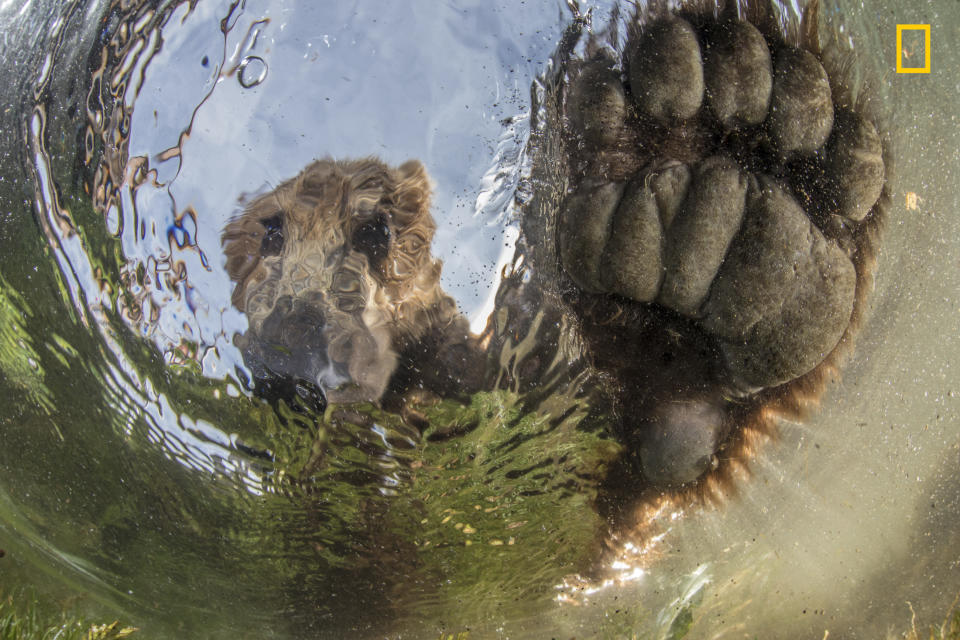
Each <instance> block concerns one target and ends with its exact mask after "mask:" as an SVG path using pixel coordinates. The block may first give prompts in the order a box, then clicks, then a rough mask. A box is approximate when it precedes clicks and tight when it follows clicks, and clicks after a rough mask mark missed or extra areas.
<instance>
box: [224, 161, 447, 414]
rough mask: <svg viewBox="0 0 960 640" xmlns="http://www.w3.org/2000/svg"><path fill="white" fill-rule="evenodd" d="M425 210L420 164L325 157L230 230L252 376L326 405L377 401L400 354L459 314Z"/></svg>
mask: <svg viewBox="0 0 960 640" xmlns="http://www.w3.org/2000/svg"><path fill="white" fill-rule="evenodd" d="M429 208H430V183H429V179H428V177H427V173H426V171H425V170H424V168H423V165H421V164H420V163H419V162H416V161H410V162H407V163H405V164H403V165H401V166H399V167H396V168H391V167H388V166H387V165H385V164H384V163H382V162H380V161H379V160H376V159H373V158H366V159H362V160H354V161H334V160H330V159H326V160H319V161H316V162H314V163H312V164H311V165H309V166H308V167H306V168H305V169H304V170H303V171H302V172H301V173H300V175H298V176H297V177H295V178H293V179H291V180H288V181H287V182H284V183H283V184H281V185H280V186H279V187H277V188H276V189H274V190H273V191H271V192H270V193H267V194H265V195H262V196H260V197H258V198H256V199H255V200H253V201H252V202H251V203H250V204H249V205H248V206H247V207H246V209H245V210H244V211H243V213H242V214H241V215H240V216H239V217H237V218H236V219H235V220H233V221H231V222H230V223H229V224H228V225H227V226H226V228H225V229H224V232H223V236H222V241H223V246H224V252H225V254H226V258H227V260H226V268H227V271H228V273H229V275H230V278H231V279H232V280H233V281H234V282H235V287H234V291H233V304H234V305H235V306H236V307H237V308H238V309H239V310H241V311H243V312H244V313H245V314H246V316H247V319H248V321H249V330H248V331H247V332H246V333H245V334H244V335H243V336H241V337H240V338H238V344H239V346H240V347H241V349H242V350H243V352H244V359H245V361H246V362H247V364H248V365H249V366H250V368H251V370H252V371H253V373H254V376H255V378H258V379H261V380H268V379H271V378H286V379H296V380H302V381H305V382H307V383H314V384H317V385H318V386H319V388H320V389H321V391H322V392H323V394H324V395H325V396H326V399H327V400H329V401H335V402H348V401H376V400H378V399H380V398H381V397H382V396H383V394H384V393H385V391H386V390H387V386H388V383H389V381H390V378H391V376H392V375H393V374H394V372H395V370H396V369H397V363H398V353H400V352H403V351H404V350H406V349H409V348H411V347H412V345H415V344H417V343H418V342H419V341H421V340H422V339H423V337H424V336H425V335H426V334H428V333H429V332H431V331H434V330H435V329H436V328H437V327H445V326H447V325H449V324H450V323H451V322H452V320H453V318H454V317H455V316H456V313H457V311H456V304H455V303H454V301H453V300H452V298H450V297H449V296H448V295H446V294H445V293H444V292H443V291H442V289H441V288H440V279H439V278H440V263H439V262H438V261H437V260H435V259H434V258H433V256H432V254H431V252H430V243H431V241H432V239H433V234H434V230H435V224H434V221H433V218H432V217H431V216H430V211H429Z"/></svg>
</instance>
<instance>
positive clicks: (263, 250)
mask: <svg viewBox="0 0 960 640" xmlns="http://www.w3.org/2000/svg"><path fill="white" fill-rule="evenodd" d="M260 224H262V225H263V240H262V241H261V242H260V255H261V256H263V257H264V258H268V257H270V256H278V255H280V252H281V251H283V216H282V215H281V214H279V213H278V214H277V215H275V216H273V217H271V218H264V219H263V220H261V221H260Z"/></svg>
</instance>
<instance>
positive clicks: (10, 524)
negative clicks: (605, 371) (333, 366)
mask: <svg viewBox="0 0 960 640" xmlns="http://www.w3.org/2000/svg"><path fill="white" fill-rule="evenodd" d="M141 4H142V3H136V2H113V3H106V2H103V3H98V2H93V1H91V2H64V3H44V2H40V1H39V0H34V1H33V2H26V3H14V2H9V1H8V2H2V1H0V31H2V34H3V35H2V45H0V47H2V49H0V50H2V60H3V63H2V65H3V70H4V75H5V77H6V80H7V84H6V87H7V90H6V91H5V93H4V95H3V98H2V100H0V124H2V127H0V136H2V137H0V148H2V151H3V154H2V156H0V204H2V209H0V213H2V215H3V218H2V221H0V248H2V258H0V421H2V423H0V424H2V426H0V433H2V447H0V547H2V548H3V549H4V550H5V554H4V557H3V558H0V586H2V587H3V588H10V587H12V586H15V585H19V584H24V583H27V584H35V585H37V586H38V587H39V588H40V589H42V590H43V591H44V592H46V593H50V594H51V595H52V596H53V597H54V598H60V599H66V598H67V597H68V596H67V594H70V593H84V594H85V595H84V596H83V597H82V599H81V602H80V606H81V607H83V608H84V609H86V610H90V611H92V612H95V613H97V614H98V615H104V616H111V615H119V616H122V617H123V618H124V619H125V620H126V621H127V622H131V623H134V624H137V625H138V626H140V627H141V628H142V629H143V631H142V633H143V634H144V635H145V637H205V638H207V637H209V638H216V637H223V638H234V637H250V638H261V637H279V638H301V637H302V638H308V637H310V638H312V637H330V638H341V637H359V638H368V637H384V636H386V637H411V638H419V637H437V636H439V635H440V634H441V633H454V634H455V633H460V632H465V631H469V632H470V637H478V638H486V637H511V638H524V637H530V638H539V637H564V638H566V637H578V638H579V637H610V638H621V637H641V638H646V637H674V638H676V637H684V636H683V634H684V633H686V634H687V635H686V636H685V637H691V638H693V637H698V638H699V637H704V638H705V637H787V638H789V637H816V638H820V637H825V632H829V634H830V636H831V637H851V638H876V637H883V635H884V634H885V633H886V632H887V631H888V630H889V629H891V628H894V629H904V628H906V626H907V624H908V623H909V618H910V610H909V608H908V606H907V604H906V603H907V601H909V602H911V603H912V604H913V607H914V609H915V610H916V612H917V614H918V616H919V619H920V620H923V621H930V622H933V621H934V620H938V619H939V618H940V617H941V616H942V614H943V612H945V610H946V609H947V607H948V606H949V605H950V603H951V602H952V601H953V599H954V596H955V595H956V594H957V592H958V591H960V564H958V563H960V533H958V532H960V516H958V514H960V415H958V414H960V411H958V408H960V375H958V373H957V371H956V366H957V365H956V362H957V356H960V333H958V331H957V329H958V327H960V296H958V291H960V244H958V241H957V238H958V237H960V218H958V214H957V211H960V189H958V188H957V186H956V185H957V183H958V180H960V175H958V173H957V171H958V167H960V152H958V149H960V129H958V119H960V109H958V107H957V106H956V105H957V99H958V98H960V54H958V53H957V50H956V46H955V45H956V43H957V42H960V5H958V4H957V3H956V2H954V1H953V0H938V1H935V2H929V3H916V4H914V5H910V6H907V5H905V4H904V3H898V2H874V1H870V0H867V1H864V2H862V3H860V2H858V3H854V2H850V1H848V0H836V1H833V2H824V3H823V8H822V14H823V20H824V22H825V24H824V29H825V31H824V32H825V33H827V32H828V31H827V30H832V31H833V32H835V33H838V34H839V35H838V38H840V39H841V40H847V38H851V39H852V40H851V41H852V44H853V49H854V51H855V52H856V53H857V55H858V56H859V58H860V60H859V64H860V65H861V68H862V69H864V70H865V72H866V74H867V75H868V76H871V77H874V92H875V95H876V96H878V99H881V100H883V101H884V102H885V104H886V105H887V110H888V112H889V120H890V131H891V134H892V138H893V141H894V145H895V146H894V148H895V150H896V158H897V163H896V175H895V177H894V180H893V182H892V183H891V189H892V194H893V205H894V206H893V208H892V211H891V215H890V218H889V220H888V224H887V229H886V232H885V242H884V245H883V249H882V252H881V255H880V257H879V267H878V272H877V273H878V275H877V281H876V292H875V295H874V297H873V299H872V303H871V307H870V311H869V319H868V321H867V323H866V326H865V327H864V329H863V330H862V332H861V334H860V337H859V340H858V344H857V348H856V351H855V353H854V355H853V357H852V358H851V361H850V363H849V364H848V366H847V367H846V369H845V370H844V373H843V378H842V381H840V382H838V383H836V384H834V385H833V386H831V387H830V389H829V390H828V392H827V394H826V395H825V397H824V398H823V400H822V406H821V407H820V410H819V412H818V413H816V414H815V416H814V417H813V418H812V419H811V420H809V421H807V422H805V423H803V424H793V423H785V424H783V425H782V428H781V433H780V436H781V437H780V439H779V441H777V442H774V443H770V444H769V445H768V446H766V447H765V448H764V449H763V451H762V452H760V454H759V456H758V458H757V459H756V460H755V461H754V462H753V464H752V471H753V474H752V477H751V478H750V479H749V480H744V481H743V482H742V483H740V484H739V485H738V486H739V495H738V496H737V497H735V498H732V499H730V500H729V501H727V502H725V503H724V504H721V505H719V506H718V507H717V508H714V509H708V510H700V509H696V510H691V511H689V512H685V513H682V514H678V516H677V517H676V518H675V519H674V520H669V521H667V524H665V525H664V526H663V527H662V533H663V537H662V538H657V539H656V540H655V544H651V546H650V547H649V548H647V549H644V550H643V552H642V553H633V552H632V551H631V553H633V556H634V557H636V562H634V563H632V564H631V563H623V564H622V565H621V564H617V563H614V564H615V566H612V567H611V566H608V567H599V568H598V567H597V566H595V562H596V560H597V558H601V557H605V558H608V557H610V556H603V555H602V553H601V551H602V549H603V548H604V546H610V547H615V548H616V547H620V548H619V549H617V550H616V551H617V553H614V554H613V555H614V556H616V557H625V556H629V555H630V553H627V552H626V551H624V549H626V546H625V545H627V544H629V543H628V542H624V541H623V540H612V541H611V540H609V539H607V538H606V537H605V536H606V528H605V526H604V520H603V517H602V516H601V515H600V513H599V512H598V511H597V509H596V508H595V505H594V499H595V498H596V496H597V495H598V493H599V492H602V489H603V482H604V477H605V474H606V472H607V471H608V467H609V465H610V464H612V462H613V461H614V460H615V459H616V456H617V455H618V453H619V451H620V445H619V444H618V442H617V440H616V439H615V438H614V437H613V436H612V435H611V433H612V426H611V420H612V419H611V418H610V417H609V404H607V403H605V399H604V397H603V395H602V394H600V393H598V392H596V389H595V388H594V387H595V385H594V384H593V381H591V380H590V379H589V378H586V377H583V376H579V375H578V373H579V369H578V366H579V365H578V364H577V359H576V355H575V354H574V356H571V358H570V361H571V364H570V367H569V371H566V372H565V373H564V374H563V375H560V376H559V377H558V379H556V380H550V381H549V382H550V384H551V386H550V387H549V389H550V393H548V394H543V393H539V392H538V391H537V390H536V388H534V389H533V390H532V391H531V390H530V389H529V387H528V386H524V385H522V384H519V383H518V384H516V385H514V386H512V388H511V385H509V384H505V385H501V387H500V388H499V389H498V390H496V391H491V392H486V393H479V394H475V395H474V396H473V397H471V398H459V399H447V400H444V401H443V402H440V403H439V404H429V403H428V404H427V405H425V407H423V411H424V412H425V413H426V415H427V416H428V417H429V418H430V421H431V425H433V426H431V429H430V430H428V431H426V432H424V433H423V434H420V433H419V432H418V431H417V430H416V429H412V428H411V427H410V426H409V424H408V423H407V422H405V421H404V420H402V419H400V416H398V415H395V414H394V413H391V412H389V411H385V410H379V409H376V408H374V407H371V406H369V405H353V406H341V407H336V408H334V409H331V410H330V411H328V412H327V413H326V414H325V415H318V414H317V413H316V412H315V411H313V410H312V409H311V408H310V407H306V406H296V405H294V406H292V407H290V406H286V405H281V406H279V407H273V406H270V405H269V404H267V403H264V402H262V401H260V400H258V399H256V398H254V397H252V396H251V395H250V394H249V393H248V392H247V391H246V389H245V388H244V385H245V382H246V377H245V371H246V369H245V367H244V363H243V359H242V355H241V353H240V352H239V350H238V349H237V348H236V347H235V346H234V342H233V339H234V336H235V335H237V334H239V333H242V332H243V331H244V330H245V329H246V318H244V316H243V314H241V313H240V312H239V311H237V310H236V309H235V308H233V306H232V305H231V299H230V296H231V291H232V288H233V285H232V283H231V282H230V280H229V277H228V276H227V274H226V272H225V269H224V267H223V258H222V252H221V245H220V234H221V231H222V229H223V227H224V225H225V224H226V222H227V221H228V220H229V219H230V218H231V217H233V216H234V215H236V214H237V213H238V212H239V211H241V210H242V208H243V203H244V202H247V201H249V199H250V198H251V197H252V196H254V195H256V194H260V193H263V192H265V191H267V190H269V189H271V188H273V187H275V186H276V185H277V184H279V183H280V182H282V181H283V180H285V179H286V178H288V177H289V176H291V175H293V174H295V173H296V172H297V171H298V170H299V169H300V168H301V167H303V166H304V165H305V164H307V163H308V162H309V161H311V160H312V159H314V158H316V157H320V156H324V155H330V156H334V157H338V158H339V157H356V156H363V155H368V154H376V155H379V156H381V157H383V158H384V159H385V160H386V161H387V162H390V163H393V164H399V163H400V162H403V161H404V160H406V159H408V158H418V159H420V160H421V161H422V162H423V163H424V164H425V165H426V166H427V168H428V170H429V171H430V174H431V177H432V179H433V181H434V183H435V195H434V202H433V215H434V217H435V218H436V219H437V224H438V231H437V235H436V238H435V247H434V251H435V253H436V254H437V255H438V256H439V257H440V258H442V259H443V261H444V267H443V284H444V287H445V288H446V290H447V291H448V292H449V293H451V295H453V296H454V297H455V298H456V300H457V302H458V304H459V305H460V307H461V309H462V310H463V311H464V313H465V314H466V315H467V316H468V318H469V319H470V320H471V324H472V326H473V327H474V328H475V329H476V330H479V329H480V328H482V327H483V326H484V323H485V321H486V316H487V314H488V313H489V312H490V310H491V309H492V307H493V299H492V296H493V295H494V293H495V292H496V290H497V287H498V286H499V285H500V272H501V267H502V266H503V265H504V264H505V263H507V262H508V261H509V260H510V259H511V257H512V255H513V246H514V241H515V240H516V238H517V235H518V233H519V224H518V221H517V215H518V214H519V212H520V211H521V210H522V207H523V205H524V203H525V202H527V201H528V200H529V190H530V189H531V188H537V186H538V185H537V184H536V183H532V184H531V182H530V180H529V177H530V174H529V170H530V166H529V165H530V162H531V158H530V157H529V152H528V151H527V150H526V143H527V140H528V137H529V135H530V129H531V86H535V88H536V87H538V86H540V85H539V84H538V83H539V82H540V81H539V80H538V77H549V75H550V71H551V70H552V68H553V65H554V64H555V61H552V59H551V56H552V55H554V54H555V52H556V51H557V50H558V46H559V44H560V42H561V39H562V38H563V35H564V32H565V29H567V28H568V26H569V25H570V23H571V22H572V20H573V18H572V14H571V11H570V10H569V9H568V7H567V6H566V4H565V3H559V2H551V3H546V2H545V3H539V4H538V3H533V4H532V5H530V6H528V4H521V5H519V6H514V5H504V6H499V5H488V4H484V3H457V4H454V5H450V6H442V7H438V6H435V5H434V4H431V3H412V4H410V3H404V4H402V5H401V4H397V5H396V6H394V5H389V4H378V3H372V2H365V3H355V4H354V5H352V6H346V5H342V4H340V5H335V4H331V5H330V6H323V5H321V4H320V3H317V4H307V3H297V2H292V1H291V2H279V1H278V2H263V3H256V2H252V1H247V2H240V3H231V2H215V1H206V0H204V1H202V2H198V3H196V6H192V5H191V4H187V3H177V2H165V3H143V4H144V6H141ZM534 5H535V6H534ZM781 6H782V7H783V9H784V12H785V13H784V15H786V16H788V17H790V19H793V20H795V19H796V16H797V15H798V13H799V9H798V8H793V7H792V6H791V3H782V5H781ZM610 11H611V5H609V4H607V3H599V4H598V6H596V7H594V12H593V20H594V23H595V24H596V25H602V24H604V23H605V22H606V20H607V18H608V16H609V15H610ZM897 24H930V25H931V45H932V52H931V59H930V62H931V72H930V73H929V74H897V73H896V72H895V66H896V65H895V62H896V58H895V56H896V51H895V38H896V25H897ZM910 38H911V36H910V34H908V35H907V37H906V39H905V47H907V48H908V50H909V51H911V52H912V53H911V55H918V54H917V53H916V52H917V48H916V47H917V44H916V42H914V41H913V40H911V39H910ZM541 89H542V87H541ZM535 93H536V92H535ZM533 115H534V117H533V120H536V117H535V116H536V114H533ZM148 170H149V171H148ZM518 188H519V190H520V191H519V196H517V189H518ZM508 360H509V359H508ZM508 360H507V361H505V362H508ZM506 369H509V366H507V367H506ZM512 373H513V374H515V376H514V377H515V378H517V379H518V380H520V381H522V375H520V374H518V373H517V372H515V371H514V372H512ZM507 377H510V376H507ZM541 388H542V387H541ZM267 452H269V454H268V453H267ZM627 551H630V549H627ZM617 554H619V555H617ZM576 575H582V576H590V577H591V578H590V579H588V580H586V581H585V582H576V581H575V580H574V579H573V578H572V576H576ZM604 580H607V581H606V582H605V581H604ZM563 584H566V585H567V589H566V590H561V589H558V587H559V586H561V585H563ZM571 584H577V585H579V586H580V587H582V588H579V589H578V588H573V587H570V585H571Z"/></svg>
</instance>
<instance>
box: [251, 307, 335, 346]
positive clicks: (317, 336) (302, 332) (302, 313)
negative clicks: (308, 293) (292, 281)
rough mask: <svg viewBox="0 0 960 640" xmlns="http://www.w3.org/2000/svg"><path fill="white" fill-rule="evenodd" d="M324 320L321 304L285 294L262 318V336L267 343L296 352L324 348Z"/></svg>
mask: <svg viewBox="0 0 960 640" xmlns="http://www.w3.org/2000/svg"><path fill="white" fill-rule="evenodd" d="M324 325H325V319H324V314H323V310H322V309H321V308H320V306H319V305H318V304H316V303H315V302H312V301H309V300H303V299H300V298H294V297H292V296H289V295H283V296H280V297H279V298H277V301H276V302H275V303H274V307H273V311H271V312H270V315H268V316H267V317H266V319H265V320H264V321H263V327H262V329H261V331H260V338H261V340H262V341H263V342H265V343H267V344H274V345H278V346H283V347H286V348H288V349H292V350H297V351H304V350H306V351H313V350H318V349H323V348H324V346H325V340H324V337H323V328H324Z"/></svg>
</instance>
